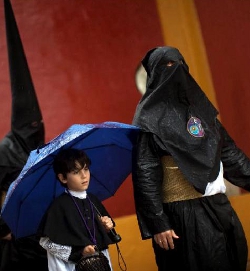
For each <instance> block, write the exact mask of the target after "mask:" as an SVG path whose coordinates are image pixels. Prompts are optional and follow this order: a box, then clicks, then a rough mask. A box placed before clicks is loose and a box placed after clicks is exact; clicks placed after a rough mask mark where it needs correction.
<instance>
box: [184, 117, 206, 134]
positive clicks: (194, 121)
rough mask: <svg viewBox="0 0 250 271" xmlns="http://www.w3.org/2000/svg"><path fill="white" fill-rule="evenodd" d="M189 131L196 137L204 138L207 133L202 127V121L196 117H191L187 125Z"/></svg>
mask: <svg viewBox="0 0 250 271" xmlns="http://www.w3.org/2000/svg"><path fill="white" fill-rule="evenodd" d="M187 130H188V132H189V133H190V135H192V136H194V137H203V136H204V134H205V132H204V130H203V127H202V125H201V120H200V119H198V118H196V117H191V118H190V119H189V121H188V123H187Z"/></svg>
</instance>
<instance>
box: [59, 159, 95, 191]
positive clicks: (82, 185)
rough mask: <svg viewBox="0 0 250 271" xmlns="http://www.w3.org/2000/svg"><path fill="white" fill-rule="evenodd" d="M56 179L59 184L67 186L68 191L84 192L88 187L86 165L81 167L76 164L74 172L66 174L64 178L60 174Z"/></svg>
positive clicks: (88, 174)
mask: <svg viewBox="0 0 250 271" xmlns="http://www.w3.org/2000/svg"><path fill="white" fill-rule="evenodd" d="M58 178H59V179H60V181H61V182H63V183H64V184H67V187H68V189H69V190H72V191H85V190H87V189H88V187H89V180H90V171H89V168H88V167H87V166H86V165H84V167H82V166H81V165H80V164H79V163H77V162H76V169H75V170H73V171H71V172H69V173H67V176H66V178H64V177H63V175H62V174H58Z"/></svg>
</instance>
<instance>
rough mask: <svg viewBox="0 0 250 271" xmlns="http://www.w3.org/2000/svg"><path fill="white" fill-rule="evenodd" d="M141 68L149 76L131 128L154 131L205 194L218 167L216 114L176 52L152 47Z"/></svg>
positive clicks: (197, 187)
mask: <svg viewBox="0 0 250 271" xmlns="http://www.w3.org/2000/svg"><path fill="white" fill-rule="evenodd" d="M142 64H143V66H144V68H145V70H146V72H147V88H146V93H145V94H144V96H143V97H142V99H141V100H140V102H139V104H138V106H137V109H136V112H135V116H134V120H133V124H134V125H137V126H139V127H140V128H142V130H143V131H146V132H151V133H153V134H154V138H155V140H156V142H157V144H158V145H159V146H160V147H161V149H162V150H164V152H165V155H166V154H169V155H172V156H173V158H174V160H175V162H176V163H177V165H178V166H179V168H180V170H181V171H182V172H183V174H184V175H185V177H186V179H187V180H188V181H190V182H191V183H192V184H193V185H194V187H195V188H196V189H197V190H198V191H199V192H201V193H202V194H203V193H204V192H205V188H206V186H207V183H208V182H210V181H214V180H215V179H216V177H217V176H218V173H219V168H220V161H219V155H218V153H219V152H220V148H221V146H220V145H221V144H220V136H219V134H218V131H217V128H216V117H217V114H218V112H217V110H216V109H215V108H214V106H213V105H212V103H211V102H210V101H209V99H208V98H207V97H206V95H205V94H204V92H203V91H202V90H201V88H200V87H199V85H198V84H197V83H196V81H195V80H194V78H193V77H192V76H191V75H190V73H189V68H188V66H187V64H186V62H185V60H184V58H183V56H182V55H181V54H180V52H179V51H178V50H177V49H176V48H173V47H158V48H154V49H152V50H150V51H149V52H148V53H147V54H146V56H145V57H144V59H143V60H142ZM172 64H173V65H172ZM194 164H195V165H196V166H195V167H194V166H193V165H194Z"/></svg>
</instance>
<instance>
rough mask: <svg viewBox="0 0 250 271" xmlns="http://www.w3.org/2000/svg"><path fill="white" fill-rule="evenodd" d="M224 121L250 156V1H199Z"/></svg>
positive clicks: (202, 27)
mask: <svg viewBox="0 0 250 271" xmlns="http://www.w3.org/2000/svg"><path fill="white" fill-rule="evenodd" d="M195 3H196V8H197V12H198V15H199V20H200V25H201V29H202V33H203V39H204V42H205V46H206V51H207V55H208V60H209V63H210V69H211V72H212V77H213V82H214V87H215V92H216V96H217V101H218V105H219V111H220V116H221V120H222V122H223V124H224V126H225V127H226V128H227V129H228V131H229V133H230V135H231V136H232V137H233V138H234V140H235V141H236V143H237V144H238V145H239V147H241V148H242V149H243V150H244V151H245V152H246V153H247V154H248V156H250V143H249V139H250V118H249V115H250V106H249V105H250V90H249V79H250V69H249V63H250V50H249V45H250V35H249V29H250V17H249V14H250V1H244V0H243V1H238V0H220V1H218V0H202V1H199V0H195Z"/></svg>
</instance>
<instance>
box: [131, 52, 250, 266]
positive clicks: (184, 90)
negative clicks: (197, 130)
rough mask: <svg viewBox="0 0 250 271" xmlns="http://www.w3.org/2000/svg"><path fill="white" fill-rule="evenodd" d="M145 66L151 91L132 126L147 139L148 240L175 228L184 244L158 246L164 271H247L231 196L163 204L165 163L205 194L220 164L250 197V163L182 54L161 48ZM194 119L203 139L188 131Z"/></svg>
mask: <svg viewBox="0 0 250 271" xmlns="http://www.w3.org/2000/svg"><path fill="white" fill-rule="evenodd" d="M169 63H170V64H171V63H172V64H173V65H168V64H169ZM142 64H143V65H144V67H145V69H146V71H147V89H146V93H145V94H144V96H143V97H142V99H141V101H140V102H139V104H138V106H137V108H136V112H135V115H134V120H133V124H134V125H137V126H139V127H140V128H141V133H140V136H139V138H138V144H137V147H136V150H135V155H134V156H133V157H134V161H133V174H132V177H133V178H132V179H133V187H134V198H135V206H136V213H137V218H138V224H139V227H140V231H141V236H142V238H143V239H147V238H152V237H153V236H154V234H157V233H161V232H165V231H167V230H170V229H173V230H174V231H175V233H176V234H177V235H178V236H179V237H180V238H179V239H177V240H176V239H175V240H174V244H175V249H173V250H169V251H166V250H163V249H161V248H160V247H159V246H158V245H157V244H156V243H154V241H153V246H154V251H155V255H156V262H157V264H158V268H159V269H158V270H159V271H165V270H168V269H169V270H186V271H200V270H202V271H217V270H220V271H245V269H246V263H247V243H246V238H245V234H244V231H243V229H242V226H241V223H240V221H239V219H238V217H237V215H236V213H235V212H234V210H233V208H232V206H231V204H230V202H229V201H228V199H227V197H226V195H224V194H218V195H214V196H209V197H201V198H197V199H192V200H183V201H176V202H171V203H163V201H162V190H161V189H162V182H163V166H162V163H161V157H162V156H164V155H171V156H172V157H173V159H174V160H175V162H176V164H177V165H178V167H179V169H180V171H181V172H182V173H183V175H184V176H185V178H186V180H187V181H189V182H190V183H191V184H192V185H193V187H194V188H195V189H196V190H197V191H199V192H200V193H201V194H204V192H205V189H206V187H207V184H208V183H209V182H212V181H214V180H215V179H216V178H217V176H218V174H219V169H220V162H222V163H223V168H224V177H225V178H226V179H227V180H228V181H230V182H231V183H233V184H234V185H237V186H239V187H242V188H244V189H246V190H248V191H250V159H249V158H248V157H247V156H246V155H245V154H244V152H243V151H242V150H240V149H239V148H238V147H237V146H236V144H235V142H234V141H233V139H232V138H231V137H230V136H229V134H228V133H227V131H226V130H225V128H224V127H223V125H222V124H221V123H220V121H219V120H218V119H217V113H218V112H217V110H216V109H215V108H214V107H213V105H212V103H211V102H210V101H209V100H208V98H207V97H206V95H205V94H204V93H203V91H202V90H201V88H200V87H199V86H198V84H197V83H196V82H195V80H194V79H193V77H192V76H191V75H190V74H189V71H188V66H187V64H186V63H185V60H184V58H183V56H182V55H181V54H180V52H179V51H178V50H177V49H176V48H172V47H159V48H155V49H153V50H151V51H149V53H148V54H147V55H146V56H145V58H144V59H143V61H142ZM190 117H197V118H199V119H200V120H201V124H202V127H203V129H204V135H203V136H201V137H196V136H193V135H191V134H190V133H189V132H188V131H187V123H188V120H189V119H190ZM171 268H172V269H171Z"/></svg>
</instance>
